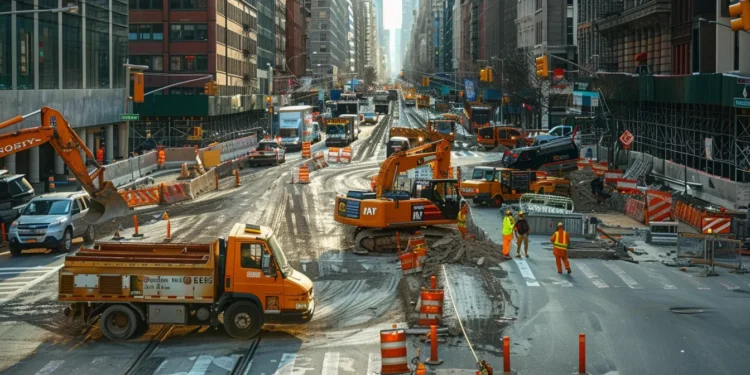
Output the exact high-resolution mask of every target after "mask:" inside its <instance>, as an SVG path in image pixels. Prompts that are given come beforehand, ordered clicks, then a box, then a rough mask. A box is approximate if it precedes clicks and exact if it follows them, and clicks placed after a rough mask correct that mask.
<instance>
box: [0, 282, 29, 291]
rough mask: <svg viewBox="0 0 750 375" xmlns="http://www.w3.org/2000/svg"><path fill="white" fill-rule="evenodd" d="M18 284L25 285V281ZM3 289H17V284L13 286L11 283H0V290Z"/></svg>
mask: <svg viewBox="0 0 750 375" xmlns="http://www.w3.org/2000/svg"><path fill="white" fill-rule="evenodd" d="M20 284H23V285H26V283H20ZM3 289H5V290H7V289H11V290H13V289H18V287H17V286H13V285H3V284H0V290H3Z"/></svg>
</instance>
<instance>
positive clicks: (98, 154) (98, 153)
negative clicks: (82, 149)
mask: <svg viewBox="0 0 750 375" xmlns="http://www.w3.org/2000/svg"><path fill="white" fill-rule="evenodd" d="M96 161H98V162H99V163H102V162H103V161H104V149H103V148H100V149H98V150H96Z"/></svg>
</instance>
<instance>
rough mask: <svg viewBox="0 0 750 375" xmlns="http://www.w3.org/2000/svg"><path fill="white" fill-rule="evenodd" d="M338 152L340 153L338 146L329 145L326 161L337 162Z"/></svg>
mask: <svg viewBox="0 0 750 375" xmlns="http://www.w3.org/2000/svg"><path fill="white" fill-rule="evenodd" d="M340 154H341V150H340V149H339V148H338V147H329V148H328V162H329V163H338V162H339V157H340Z"/></svg>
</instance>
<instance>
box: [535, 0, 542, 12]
mask: <svg viewBox="0 0 750 375" xmlns="http://www.w3.org/2000/svg"><path fill="white" fill-rule="evenodd" d="M539 9H542V0H536V10H539Z"/></svg>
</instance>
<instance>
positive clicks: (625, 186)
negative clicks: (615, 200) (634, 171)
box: [616, 178, 641, 194]
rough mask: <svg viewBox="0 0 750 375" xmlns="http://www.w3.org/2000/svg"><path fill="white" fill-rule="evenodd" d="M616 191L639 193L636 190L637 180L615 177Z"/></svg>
mask: <svg viewBox="0 0 750 375" xmlns="http://www.w3.org/2000/svg"><path fill="white" fill-rule="evenodd" d="M616 186H617V192H618V193H622V194H640V192H641V191H640V190H638V180H629V179H627V178H618V179H616Z"/></svg>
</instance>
